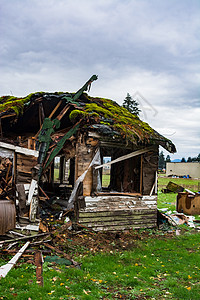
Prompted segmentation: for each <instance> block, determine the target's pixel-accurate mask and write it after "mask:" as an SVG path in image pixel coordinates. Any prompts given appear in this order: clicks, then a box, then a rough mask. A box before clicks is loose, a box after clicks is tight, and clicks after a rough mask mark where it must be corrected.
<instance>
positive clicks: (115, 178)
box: [100, 147, 142, 193]
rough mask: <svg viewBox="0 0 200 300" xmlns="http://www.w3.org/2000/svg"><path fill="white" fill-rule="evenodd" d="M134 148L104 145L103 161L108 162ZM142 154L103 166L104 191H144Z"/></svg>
mask: <svg viewBox="0 0 200 300" xmlns="http://www.w3.org/2000/svg"><path fill="white" fill-rule="evenodd" d="M131 152H132V150H127V149H123V148H116V147H115V148H114V147H102V148H101V157H102V163H107V162H110V161H112V160H115V159H117V158H119V157H121V156H124V155H126V154H129V153H131ZM141 165H142V163H141V155H138V156H135V157H131V158H129V159H125V160H122V161H119V162H116V163H113V164H112V165H108V166H103V167H102V168H101V170H100V172H101V184H102V191H108V190H109V191H113V192H122V193H123V192H124V193H140V192H142V176H141Z"/></svg>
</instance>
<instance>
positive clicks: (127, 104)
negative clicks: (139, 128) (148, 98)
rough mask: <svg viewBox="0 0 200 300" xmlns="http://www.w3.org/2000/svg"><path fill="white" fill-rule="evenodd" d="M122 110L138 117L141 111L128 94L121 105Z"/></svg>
mask: <svg viewBox="0 0 200 300" xmlns="http://www.w3.org/2000/svg"><path fill="white" fill-rule="evenodd" d="M122 106H123V107H124V108H126V109H127V110H128V111H130V113H132V114H134V115H136V116H139V114H140V112H141V110H140V109H139V107H138V106H139V103H138V102H137V101H136V100H134V99H132V97H131V96H130V94H129V93H127V96H126V98H125V99H124V102H123V105H122Z"/></svg>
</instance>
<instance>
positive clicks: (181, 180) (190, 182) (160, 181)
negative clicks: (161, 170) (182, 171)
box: [158, 174, 200, 191]
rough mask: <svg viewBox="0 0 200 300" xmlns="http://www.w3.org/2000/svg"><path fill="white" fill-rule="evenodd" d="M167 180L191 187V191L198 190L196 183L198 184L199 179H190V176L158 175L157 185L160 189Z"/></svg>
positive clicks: (164, 185)
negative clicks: (172, 176)
mask: <svg viewBox="0 0 200 300" xmlns="http://www.w3.org/2000/svg"><path fill="white" fill-rule="evenodd" d="M169 181H172V182H174V183H176V184H178V185H181V186H182V187H184V188H188V189H191V190H192V191H198V184H199V186H200V180H197V179H191V178H188V179H187V178H171V177H164V175H161V174H160V175H159V176H158V187H159V189H162V188H164V187H166V185H167V184H168V182H169Z"/></svg>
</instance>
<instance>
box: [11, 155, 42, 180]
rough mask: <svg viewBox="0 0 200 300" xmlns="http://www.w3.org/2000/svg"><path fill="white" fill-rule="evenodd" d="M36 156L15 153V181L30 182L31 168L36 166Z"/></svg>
mask: <svg viewBox="0 0 200 300" xmlns="http://www.w3.org/2000/svg"><path fill="white" fill-rule="evenodd" d="M36 164H37V157H34V156H31V155H25V154H19V153H17V166H16V169H17V170H16V171H17V177H16V183H31V180H32V172H31V169H32V168H33V167H34V166H36Z"/></svg>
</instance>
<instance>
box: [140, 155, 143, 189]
mask: <svg viewBox="0 0 200 300" xmlns="http://www.w3.org/2000/svg"><path fill="white" fill-rule="evenodd" d="M142 191H143V155H141V161H140V194H142Z"/></svg>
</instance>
